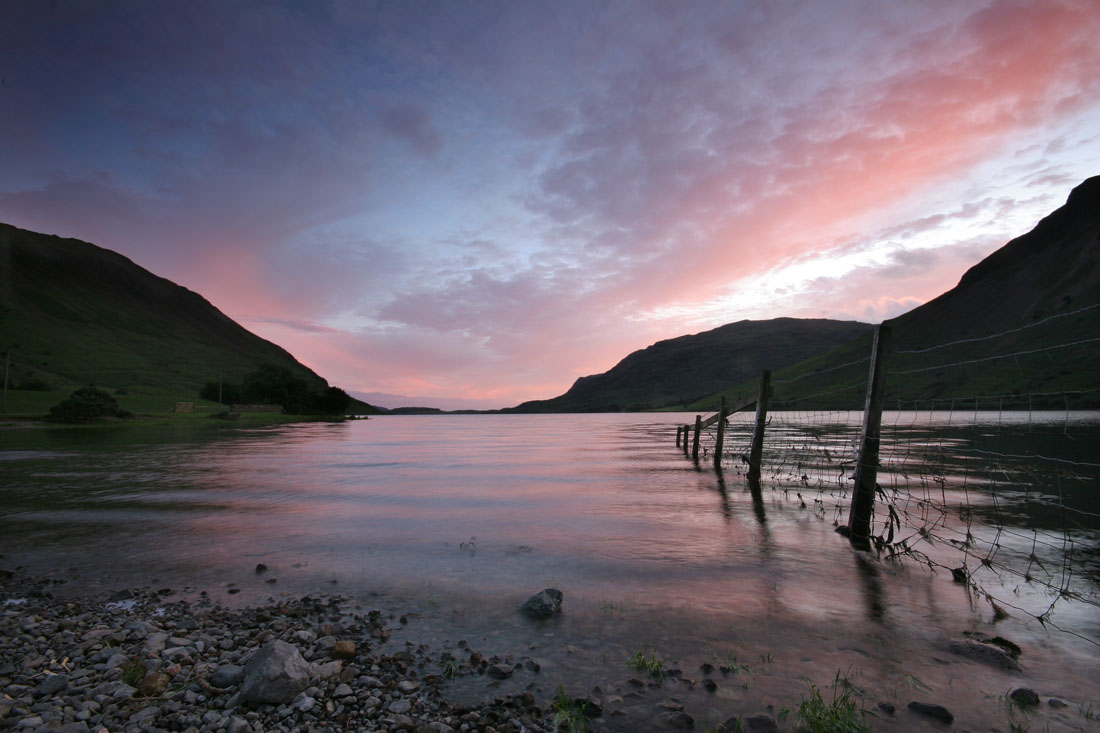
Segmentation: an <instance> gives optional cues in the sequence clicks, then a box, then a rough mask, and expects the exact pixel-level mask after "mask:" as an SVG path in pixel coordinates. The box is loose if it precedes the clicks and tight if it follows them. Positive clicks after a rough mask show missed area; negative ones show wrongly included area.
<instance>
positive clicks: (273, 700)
mask: <svg viewBox="0 0 1100 733" xmlns="http://www.w3.org/2000/svg"><path fill="white" fill-rule="evenodd" d="M307 686H309V664H308V663H307V662H306V660H304V659H302V655H301V654H300V653H299V652H298V649H297V648H296V647H294V646H293V645H291V644H288V643H286V642H285V641H279V640H275V641H269V642H268V643H267V644H265V645H264V646H263V648H262V649H260V651H258V652H256V653H255V654H254V655H253V656H252V658H251V659H249V660H248V663H247V664H245V666H244V681H243V682H242V684H241V691H240V696H241V697H240V701H241V703H242V704H244V705H260V704H263V703H270V704H272V705H281V704H285V703H288V702H290V701H291V700H293V699H294V698H295V696H297V695H298V693H300V692H301V691H302V690H304V689H306V687H307Z"/></svg>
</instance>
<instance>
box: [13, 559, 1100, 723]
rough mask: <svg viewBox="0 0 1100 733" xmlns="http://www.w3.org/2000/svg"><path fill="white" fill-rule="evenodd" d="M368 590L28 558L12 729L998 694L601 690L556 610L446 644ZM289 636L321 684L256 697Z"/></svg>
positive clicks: (311, 680) (695, 664)
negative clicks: (254, 689)
mask: <svg viewBox="0 0 1100 733" xmlns="http://www.w3.org/2000/svg"><path fill="white" fill-rule="evenodd" d="M229 593H233V591H229ZM217 595H219V596H220V595H223V593H218V594H217ZM368 595H369V598H367V599H366V600H363V599H361V598H358V597H353V596H348V595H343V594H333V593H325V592H317V593H309V594H306V595H303V596H300V597H296V598H286V597H284V598H282V599H279V600H276V599H274V598H269V599H267V600H266V601H260V600H259V599H256V601H255V603H254V604H253V605H245V606H242V607H228V606H226V605H223V602H222V601H221V600H215V599H214V594H213V593H209V594H208V593H207V592H206V591H198V590H197V589H195V588H193V587H190V586H187V587H184V588H183V589H182V590H179V591H176V590H173V589H170V588H161V589H158V590H153V589H141V590H133V589H131V590H122V591H114V592H111V591H110V590H107V589H104V588H100V589H98V590H94V589H87V588H84V589H82V588H80V587H78V581H68V580H61V579H48V578H42V577H32V576H29V575H27V574H25V573H24V572H23V571H22V568H17V569H16V570H14V571H12V570H0V729H14V730H30V731H58V730H60V731H65V733H80V732H81V731H96V732H97V733H100V732H102V731H106V732H107V733H116V731H126V732H127V733H131V732H132V733H138V732H139V731H145V732H149V733H157V731H189V732H192V733H205V732H210V733H220V732H221V731H229V732H231V733H247V732H249V731H253V732H256V733H258V732H259V731H287V732H290V731H301V732H302V733H305V732H306V731H337V730H341V731H344V730H363V731H374V730H384V731H400V730H405V731H410V733H429V732H434V733H447V731H460V732H462V733H473V732H480V733H490V732H493V733H519V732H520V731H529V732H530V733H540V732H542V733H544V732H546V731H553V730H556V729H557V725H556V722H555V719H556V717H557V716H559V715H561V714H563V713H564V714H568V715H574V716H577V715H586V717H587V728H588V729H589V730H597V731H598V730H609V731H633V730H654V729H671V730H675V729H679V730H690V729H695V730H706V731H714V732H717V731H722V730H736V729H737V728H736V727H735V724H736V722H737V721H738V720H740V721H741V723H742V726H743V727H742V730H784V731H786V730H799V729H800V727H799V726H800V724H801V722H800V718H799V713H800V710H799V708H800V699H799V698H800V693H799V691H798V690H799V689H801V690H802V691H803V692H802V693H801V702H803V703H804V702H805V701H806V700H807V698H808V695H807V694H805V693H808V692H810V690H817V691H819V692H820V696H821V698H823V699H824V704H825V705H829V704H830V701H831V700H833V699H835V698H836V696H837V695H841V696H843V695H845V694H848V693H850V694H848V697H849V699H851V700H852V701H854V702H855V703H856V705H857V707H855V708H853V710H856V711H858V710H860V709H862V710H866V711H867V714H866V715H860V716H858V717H860V718H862V720H863V722H864V723H865V724H866V725H867V726H868V729H869V730H914V729H916V730H946V729H950V728H951V725H950V723H946V722H945V721H946V720H947V719H948V718H949V717H951V716H952V711H953V712H954V713H955V714H956V715H958V714H961V719H960V720H959V721H957V722H956V726H958V727H956V728H955V729H957V730H970V729H973V728H972V726H971V725H970V724H968V723H966V722H964V721H965V720H968V719H971V718H972V717H973V715H974V714H975V713H977V712H978V711H979V710H981V709H985V708H986V707H987V706H988V705H989V701H986V702H984V703H983V702H982V701H980V700H977V699H974V700H972V702H971V703H970V704H972V705H973V706H974V709H973V710H966V709H962V710H960V709H959V708H957V707H956V705H955V704H952V703H951V702H949V701H946V700H941V702H947V704H948V706H949V707H951V708H952V711H948V710H947V708H945V707H943V706H940V705H938V704H936V698H937V695H935V694H933V693H932V692H931V690H930V689H929V690H921V689H919V687H918V686H917V685H913V689H910V690H909V691H908V692H904V691H903V692H900V693H899V692H895V693H893V694H887V691H886V690H885V689H884V688H882V684H881V682H882V680H877V681H876V679H875V678H874V675H873V674H872V675H871V676H867V675H865V674H858V673H857V674H856V675H854V676H853V671H854V670H852V669H851V668H849V669H848V670H847V672H846V673H844V674H843V675H842V673H841V671H840V669H839V668H838V671H837V676H836V680H835V681H832V683H833V686H832V689H830V681H827V680H817V682H818V683H819V684H818V685H816V686H813V687H810V684H811V683H810V680H809V679H808V678H806V677H804V676H802V675H800V674H799V673H798V672H797V669H798V664H796V663H794V662H795V660H793V659H789V660H788V659H784V660H776V662H777V663H776V664H775V665H774V668H772V669H768V670H765V669H764V668H765V667H766V666H771V665H772V662H771V660H770V659H769V660H768V661H767V663H766V664H765V662H764V660H763V659H761V660H759V661H756V660H755V659H752V658H743V659H742V660H741V662H740V663H738V661H737V660H736V659H735V658H734V659H733V661H719V660H716V659H712V660H710V662H704V663H703V664H699V661H700V660H699V659H695V658H694V657H696V656H699V655H698V654H692V655H681V656H680V658H679V660H678V661H677V660H671V659H667V658H665V659H661V658H660V657H658V655H657V652H656V650H655V649H651V657H650V659H649V660H648V661H649V662H650V663H653V664H655V666H656V669H635V670H629V671H628V670H626V669H625V667H623V668H621V671H620V672H619V673H614V672H610V671H609V669H608V668H607V667H606V666H605V667H603V668H602V672H603V674H604V675H605V676H604V677H603V678H601V679H599V680H598V683H597V684H596V685H595V686H591V682H587V683H582V682H581V679H582V678H581V676H572V677H570V676H566V677H564V678H563V677H562V676H561V672H562V671H563V670H562V669H561V667H560V666H557V665H555V662H554V660H552V659H551V658H548V657H545V656H542V655H544V654H545V653H546V649H545V643H544V642H545V641H546V637H553V636H555V634H554V633H552V632H551V630H552V629H554V628H555V626H556V622H554V621H551V622H548V623H544V622H539V621H534V622H532V623H531V624H529V626H530V634H529V638H528V640H527V641H522V640H521V639H518V638H513V639H511V641H510V642H505V640H504V639H503V638H500V637H494V636H492V635H482V634H480V633H479V632H477V631H475V630H474V629H473V626H476V624H470V623H465V624H463V623H459V624H458V626H459V633H460V635H459V636H458V637H450V638H449V639H448V640H442V639H440V638H439V637H438V636H435V637H433V636H432V634H430V633H428V629H427V628H426V627H424V626H423V622H424V621H425V620H426V619H422V618H421V616H420V614H418V613H416V612H414V611H401V610H399V609H400V608H401V605H400V599H394V598H388V597H386V596H380V597H379V596H374V595H373V594H368ZM239 597H240V596H237V595H230V596H229V598H227V599H223V600H224V601H226V602H230V603H232V600H231V599H235V598H239ZM379 609H385V610H379ZM517 613H518V610H517ZM468 621H469V619H468ZM462 629H464V630H465V631H462ZM964 633H965V632H964ZM391 637H392V638H391ZM539 637H543V638H542V640H541V641H540V640H539ZM427 640H430V643H426V641H427ZM276 641H278V642H284V643H286V644H287V645H290V646H291V647H292V648H293V649H294V650H295V653H296V654H297V655H300V656H301V659H302V660H303V661H302V663H303V664H305V665H308V670H309V672H308V682H307V683H303V684H302V686H301V687H300V689H295V690H293V692H292V694H291V695H289V696H287V697H285V698H284V699H283V700H282V701H280V702H277V703H260V704H255V703H253V704H246V703H245V702H242V698H241V695H242V691H243V688H244V687H245V682H244V671H245V669H247V667H248V661H249V660H250V658H251V657H252V656H253V655H256V654H257V652H258V651H259V650H260V649H262V648H265V647H266V646H267V645H270V644H272V643H273V642H276ZM564 641H565V640H563V639H560V638H559V639H557V640H555V641H554V642H553V643H554V644H561V643H563V642H564ZM571 641H572V642H575V643H576V645H577V646H576V647H573V646H572V644H569V645H568V646H567V648H568V649H569V655H570V656H574V657H577V658H578V661H579V660H580V659H581V658H583V657H586V656H593V657H594V656H596V655H597V654H599V655H601V656H605V655H606V652H607V651H608V650H609V648H610V647H608V646H607V644H608V640H603V641H601V639H600V638H599V637H598V636H597V637H592V638H573V639H571ZM807 641H809V640H808V639H807ZM502 642H505V644H504V648H503V649H502V648H501V643H502ZM987 642H992V643H987ZM963 643H964V645H969V647H970V648H969V649H962V650H955V651H954V653H955V654H959V655H961V656H959V657H957V658H956V659H957V661H955V662H952V663H950V667H947V668H945V672H944V673H945V675H948V676H954V675H957V674H960V673H962V674H965V671H964V670H965V669H967V668H968V667H971V668H972V667H973V666H974V665H977V666H978V667H979V668H987V667H990V666H992V667H999V666H1002V665H1012V664H1013V663H1014V661H1015V658H1014V657H1012V655H1011V654H1006V653H1005V651H1004V648H1003V647H998V646H997V643H996V642H993V640H992V639H982V638H980V637H977V636H970V637H967V639H966V640H965V641H964V642H963ZM508 644H511V647H509V646H508ZM748 648H752V646H751V645H748V646H747V648H746V649H745V651H747V650H748ZM998 649H1000V651H998ZM619 651H620V652H621V651H623V650H619ZM806 651H807V652H809V651H810V650H809V649H807V650H806ZM882 651H883V652H884V653H887V654H890V652H889V651H887V650H885V649H884V650H882ZM898 651H899V652H900V649H899V650H898ZM1017 651H1018V650H1017ZM967 652H969V653H967ZM1030 654H1031V652H1030V651H1029V652H1027V653H1026V654H1025V658H1026V657H1027V656H1028V655H1030ZM991 655H992V656H991ZM891 656H893V655H891ZM947 656H948V657H952V656H954V655H952V654H948V655H947ZM967 656H969V657H970V659H965V657H967ZM624 661H625V660H624ZM941 661H942V660H941ZM745 662H749V665H750V666H751V667H752V668H753V671H750V670H749V668H748V666H745ZM661 663H663V665H664V666H663V669H662V668H661V666H662V665H661ZM899 663H901V664H904V662H903V661H901V660H899ZM679 666H682V667H683V669H678V668H677V667H679ZM738 667H740V669H739V668H738ZM593 671H595V672H597V673H599V671H600V669H599V668H594V670H593ZM756 671H759V672H760V675H759V676H757V674H756ZM855 671H856V672H858V670H855ZM1000 674H1001V679H1004V680H1008V679H1014V680H1015V681H1014V682H1013V684H1014V685H1015V684H1019V685H1024V684H1026V680H1027V677H1030V675H1028V676H1027V677H1025V676H1021V675H1020V674H1019V672H1018V671H1017V672H1012V671H1010V670H1007V669H1006V670H1004V671H1002V673H1000ZM849 677H851V679H849ZM780 678H781V679H782V682H780V681H779V680H780ZM796 678H797V679H798V680H802V681H803V682H805V684H801V683H797V684H796V682H795V679H796ZM914 679H915V678H914ZM1036 681H1038V680H1036ZM916 682H917V683H920V680H916ZM925 682H929V683H931V684H933V685H937V686H938V685H939V684H940V681H937V680H930V679H928V678H925ZM562 683H564V686H565V688H566V689H567V690H568V693H569V694H567V695H565V698H564V701H565V702H564V704H562V703H560V702H559V701H557V700H556V699H555V698H556V693H557V692H558V691H559V690H561V684H562ZM777 683H778V684H777ZM750 684H751V690H750ZM579 687H581V688H584V691H581V692H578V688H579ZM1017 689H1018V690H1023V692H1020V693H1019V695H1017V690H1012V688H1008V689H1007V690H1005V691H1004V698H1003V700H1001V701H999V702H998V703H997V706H1000V707H1001V710H1002V712H1001V713H1000V714H998V715H997V717H998V718H1000V717H1002V716H1007V717H1006V718H1005V719H1007V720H1009V721H1022V723H1023V724H1024V727H1026V725H1027V724H1032V723H1039V724H1044V725H1046V726H1047V727H1046V729H1049V730H1092V729H1095V728H1096V720H1097V719H1096V717H1095V714H1090V713H1091V711H1085V710H1084V708H1083V707H1082V709H1081V710H1080V711H1078V710H1077V707H1078V702H1075V701H1070V702H1067V701H1064V700H1062V699H1060V698H1058V697H1053V696H1051V694H1050V691H1049V690H1048V691H1046V692H1044V693H1043V697H1042V699H1039V698H1038V697H1037V696H1036V697H1035V699H1034V700H1032V699H1031V697H1029V696H1028V694H1027V693H1028V692H1030V690H1028V689H1027V688H1025V687H1019V688H1017ZM1040 689H1042V688H1040ZM1008 690H1012V696H1010V695H1009V694H1008ZM563 694H565V693H563ZM1031 695H1032V696H1034V693H1033V692H1032V693H1031ZM1017 697H1019V700H1018V699H1017ZM723 701H725V702H723ZM910 701H912V702H910ZM556 703H557V704H556ZM731 703H733V704H731ZM913 703H919V704H920V705H924V706H925V709H923V710H918V709H917V708H914V707H913ZM956 704H957V703H956ZM907 708H908V709H907ZM993 710H995V708H991V709H990V710H989V711H988V712H993ZM987 714H988V713H987ZM989 720H990V722H991V723H992V719H989ZM723 721H724V722H723ZM750 723H751V727H750V725H749V724H750Z"/></svg>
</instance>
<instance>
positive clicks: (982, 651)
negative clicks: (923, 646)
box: [947, 639, 1020, 670]
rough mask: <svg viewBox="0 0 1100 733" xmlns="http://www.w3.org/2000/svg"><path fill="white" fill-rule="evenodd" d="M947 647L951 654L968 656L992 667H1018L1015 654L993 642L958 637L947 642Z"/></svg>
mask: <svg viewBox="0 0 1100 733" xmlns="http://www.w3.org/2000/svg"><path fill="white" fill-rule="evenodd" d="M947 649H948V650H949V651H950V652H951V653H952V654H958V655H959V656H962V657H968V658H969V659H974V660H976V661H979V662H984V663H985V664H990V665H993V666H994V667H1000V668H1002V669H1011V670H1018V669H1020V663H1019V662H1018V661H1016V656H1015V655H1013V654H1012V653H1010V652H1008V651H1006V650H1005V649H1004V648H1002V647H1000V646H997V645H994V644H988V643H985V642H983V641H976V640H974V639H958V640H955V641H952V642H951V643H950V644H948V646H947Z"/></svg>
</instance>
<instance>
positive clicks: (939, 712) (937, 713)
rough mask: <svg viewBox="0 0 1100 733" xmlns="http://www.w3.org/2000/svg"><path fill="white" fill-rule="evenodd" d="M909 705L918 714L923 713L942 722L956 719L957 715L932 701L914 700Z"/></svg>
mask: <svg viewBox="0 0 1100 733" xmlns="http://www.w3.org/2000/svg"><path fill="white" fill-rule="evenodd" d="M908 707H909V709H910V710H912V711H913V712H914V713H916V714H917V715H923V716H924V717H926V718H932V719H933V720H938V721H940V722H941V723H951V722H952V721H954V720H955V716H954V715H952V714H951V711H950V710H948V709H947V708H945V707H944V706H943V705H936V704H934V703H930V702H917V701H916V700H914V701H913V702H911V703H909V705H908Z"/></svg>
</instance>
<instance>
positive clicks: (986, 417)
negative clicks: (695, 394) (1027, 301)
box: [700, 306, 1100, 645]
mask: <svg viewBox="0 0 1100 733" xmlns="http://www.w3.org/2000/svg"><path fill="white" fill-rule="evenodd" d="M1098 316H1100V306H1090V307H1087V308H1082V309H1077V310H1074V311H1069V312H1066V313H1062V314H1057V315H1055V316H1051V317H1048V318H1045V319H1036V320H1034V321H1033V322H1030V323H1027V324H1023V325H1020V326H1015V327H1013V328H1010V329H1006V330H1004V331H1002V332H999V333H995V334H992V335H988V336H981V337H978V338H973V339H964V340H956V341H952V342H949V343H943V344H932V345H922V346H921V347H920V348H898V349H896V350H895V351H894V352H893V353H892V354H890V355H889V357H888V361H887V375H888V376H887V379H888V381H887V396H886V410H885V412H884V413H883V416H882V429H881V441H880V448H879V469H878V476H877V487H876V494H877V495H876V501H875V508H874V518H873V524H872V535H873V546H874V547H875V549H876V550H877V551H878V552H880V553H882V554H883V555H884V556H887V557H891V558H898V559H903V558H905V559H909V560H911V561H916V562H918V563H921V564H923V565H926V566H927V567H928V568H929V569H930V570H932V571H933V572H946V573H950V575H951V577H952V578H953V579H954V580H955V581H956V582H958V583H961V584H964V585H965V586H966V587H967V588H968V589H969V591H970V592H971V594H972V598H973V599H974V601H975V602H976V603H986V604H988V605H989V607H990V609H991V610H992V612H993V615H994V617H995V618H998V617H1000V616H1002V615H1004V614H1019V615H1023V616H1028V617H1033V618H1035V619H1037V620H1038V621H1039V622H1041V623H1042V624H1044V625H1045V626H1049V627H1051V628H1054V629H1058V630H1061V631H1066V632H1067V633H1072V634H1075V635H1077V636H1079V637H1081V638H1082V639H1085V640H1087V641H1089V642H1091V643H1093V644H1097V645H1100V630H1098V629H1097V626H1096V624H1095V623H1086V624H1085V627H1087V628H1085V630H1084V631H1082V630H1081V625H1080V624H1074V626H1076V627H1078V628H1077V629H1070V628H1068V626H1069V625H1068V624H1067V625H1063V624H1060V622H1059V618H1060V617H1059V613H1058V611H1059V609H1060V608H1061V607H1062V606H1064V605H1066V604H1067V603H1068V602H1072V605H1073V606H1074V607H1075V608H1077V609H1079V610H1080V609H1086V611H1087V614H1088V615H1091V617H1092V618H1093V619H1095V618H1096V617H1097V616H1096V610H1095V609H1097V608H1100V591H1098V589H1100V414H1098V413H1097V412H1091V411H1089V409H1092V408H1094V407H1095V406H1096V404H1097V398H1098V396H1100V337H1094V336H1092V335H1091V334H1096V333H1100V327H1097V317H1098ZM1056 320H1060V321H1061V323H1063V324H1064V323H1067V322H1070V321H1072V322H1074V323H1075V324H1076V325H1080V324H1081V323H1082V321H1084V322H1085V323H1086V325H1087V326H1088V327H1087V328H1085V329H1083V330H1082V329H1078V330H1077V331H1076V332H1075V333H1074V334H1073V335H1072V336H1073V337H1072V338H1067V339H1065V340H1062V341H1058V342H1055V343H1053V344H1052V343H1050V339H1049V333H1048V338H1047V339H1046V341H1047V343H1045V344H1040V343H1037V341H1038V340H1037V339H1036V338H1035V337H1036V336H1037V335H1040V334H1041V333H1042V332H1043V331H1044V329H1050V328H1051V327H1052V323H1053V322H1055V321H1056ZM869 362H870V354H868V355H867V357H866V358H863V359H857V360H852V361H848V362H845V363H842V364H839V365H835V366H825V367H823V368H820V369H815V370H812V371H809V372H806V373H803V374H801V375H796V376H793V377H790V378H787V379H776V380H774V381H773V396H772V398H771V400H770V401H769V405H768V418H767V426H766V430H765V439H764V444H763V446H764V451H763V459H762V475H761V484H762V487H764V488H768V489H770V490H773V491H779V492H782V493H783V494H784V495H785V496H787V497H789V498H790V499H791V500H792V501H796V502H800V503H801V505H802V506H805V507H806V508H807V509H809V510H811V511H813V512H815V513H816V514H817V515H818V516H819V517H820V518H821V519H823V520H826V521H831V522H833V523H835V524H837V525H838V526H840V525H844V524H846V522H847V517H848V507H849V503H850V500H851V494H852V491H853V485H854V482H853V480H852V479H853V474H854V471H855V467H856V464H857V462H858V450H859V440H860V434H861V428H862V422H863V413H862V410H855V409H828V404H829V402H831V401H832V402H835V404H840V405H842V406H844V407H850V406H852V405H854V404H856V403H858V404H862V401H863V396H864V394H865V393H866V389H867V381H868V373H869ZM1082 369H1083V371H1082ZM1082 375H1084V376H1082ZM966 388H969V393H967V391H966ZM944 394H947V395H951V396H943V395H944ZM753 418H754V415H753V413H752V412H751V411H749V412H740V413H735V414H733V415H731V416H730V419H729V421H728V423H727V425H728V427H727V428H726V434H725V445H724V449H723V455H722V457H721V466H722V469H723V471H725V472H728V473H746V472H747V470H748V453H749V445H750V442H751V437H752V432H753V423H754V419H753ZM714 433H715V431H714V429H713V428H711V429H708V430H707V431H705V432H704V434H703V435H702V436H701V440H700V455H701V457H704V458H706V457H708V456H712V452H713V449H714V441H715V436H714Z"/></svg>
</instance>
